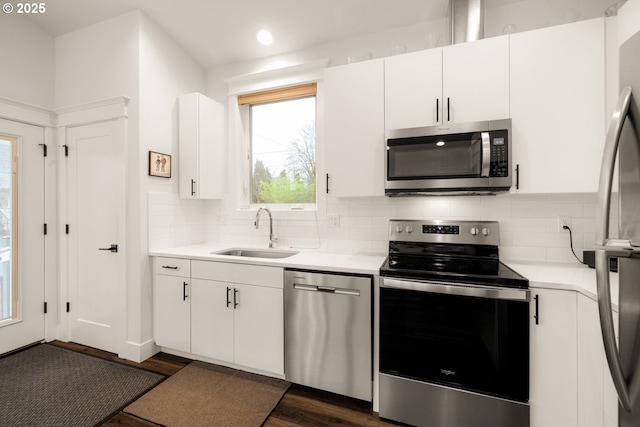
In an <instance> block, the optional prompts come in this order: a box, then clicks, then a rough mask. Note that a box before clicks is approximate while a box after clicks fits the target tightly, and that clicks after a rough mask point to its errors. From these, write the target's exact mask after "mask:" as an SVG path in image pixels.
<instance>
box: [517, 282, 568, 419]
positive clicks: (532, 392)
mask: <svg viewBox="0 0 640 427" xmlns="http://www.w3.org/2000/svg"><path fill="white" fill-rule="evenodd" d="M531 296H532V303H531V304H532V305H531V310H530V312H531V327H530V333H531V335H530V345H531V350H530V357H531V360H530V364H529V405H530V407H531V416H530V420H531V427H551V426H558V427H560V426H562V427H577V426H578V420H577V416H578V397H577V394H578V393H577V387H578V378H577V372H578V369H577V366H576V360H577V357H578V342H577V341H578V339H577V334H578V326H577V319H576V314H577V302H576V301H577V299H576V293H575V292H573V291H558V290H555V289H532V290H531ZM533 301H537V302H538V304H537V305H538V310H536V308H535V303H534V302H533ZM534 316H537V319H535V320H534Z"/></svg>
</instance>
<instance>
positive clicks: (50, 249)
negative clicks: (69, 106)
mask: <svg viewBox="0 0 640 427" xmlns="http://www.w3.org/2000/svg"><path fill="white" fill-rule="evenodd" d="M0 118H2V119H6V120H10V121H14V122H18V123H24V124H28V125H34V126H40V127H42V128H44V141H43V143H44V144H45V145H46V146H47V148H48V150H47V151H48V152H47V157H46V159H45V188H44V192H45V223H46V224H47V225H48V231H47V236H46V238H45V275H44V292H45V295H44V296H45V301H46V302H47V315H46V316H45V336H44V338H45V340H46V341H52V340H54V339H57V338H58V337H59V335H58V330H57V326H58V322H57V319H58V310H57V305H58V283H59V282H57V281H56V278H57V276H58V256H57V253H56V250H57V246H58V230H57V224H58V222H57V211H56V194H57V180H56V176H57V155H56V154H57V153H56V150H55V147H56V131H55V126H56V113H55V112H53V111H51V110H50V109H47V108H43V107H39V106H36V105H31V104H27V103H25V102H21V101H17V100H14V99H10V98H5V97H0Z"/></svg>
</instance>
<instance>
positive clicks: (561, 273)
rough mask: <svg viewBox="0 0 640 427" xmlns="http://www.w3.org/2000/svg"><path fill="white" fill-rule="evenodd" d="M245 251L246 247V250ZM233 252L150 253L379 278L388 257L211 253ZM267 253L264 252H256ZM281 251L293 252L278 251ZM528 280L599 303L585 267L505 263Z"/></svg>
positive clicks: (614, 288)
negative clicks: (272, 255)
mask: <svg viewBox="0 0 640 427" xmlns="http://www.w3.org/2000/svg"><path fill="white" fill-rule="evenodd" d="M243 247H245V246H243ZM229 248H233V246H231V245H228V244H226V245H225V244H219V243H205V244H200V245H192V246H183V247H178V248H168V249H162V250H155V251H151V252H149V255H150V256H165V257H172V258H187V259H197V260H203V261H224V262H233V263H239V264H259V265H267V266H274V267H288V268H299V269H305V270H321V271H333V272H348V273H355V274H370V275H378V273H379V270H380V266H381V265H382V263H383V262H384V261H385V259H386V257H387V254H368V253H355V254H347V253H333V252H323V251H317V250H309V249H300V250H299V252H298V253H297V254H295V255H292V256H290V257H287V258H277V259H273V258H252V257H239V256H229V255H219V254H215V253H212V252H216V251H221V250H224V249H229ZM256 249H265V248H256ZM277 249H280V250H294V249H287V248H277ZM503 262H504V264H506V265H508V266H509V267H510V268H511V269H513V270H515V271H516V272H518V273H519V274H521V275H522V276H524V277H526V278H527V279H528V280H529V287H531V288H543V289H558V290H567V291H575V292H580V293H582V294H583V295H585V296H587V297H589V298H591V299H593V300H594V301H595V300H597V291H596V272H595V270H594V269H592V268H589V267H587V266H586V265H577V264H560V263H534V262H531V263H529V262H522V261H513V262H511V261H503ZM610 278H611V279H610V282H611V299H612V302H613V306H614V310H617V309H618V307H617V304H618V289H619V288H618V274H617V273H611V274H610Z"/></svg>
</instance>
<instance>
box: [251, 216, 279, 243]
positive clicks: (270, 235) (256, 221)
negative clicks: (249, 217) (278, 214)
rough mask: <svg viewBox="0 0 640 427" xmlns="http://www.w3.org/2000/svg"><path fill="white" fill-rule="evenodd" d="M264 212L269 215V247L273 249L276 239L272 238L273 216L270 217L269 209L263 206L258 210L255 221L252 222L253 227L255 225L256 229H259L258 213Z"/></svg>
mask: <svg viewBox="0 0 640 427" xmlns="http://www.w3.org/2000/svg"><path fill="white" fill-rule="evenodd" d="M262 211H265V212H267V213H268V214H269V247H270V248H273V247H275V245H276V242H277V241H278V239H277V238H275V237H273V216H271V211H270V210H269V208H265V207H264V206H263V207H261V208H260V209H258V212H256V219H255V221H253V225H255V227H256V229H258V228H260V212H262Z"/></svg>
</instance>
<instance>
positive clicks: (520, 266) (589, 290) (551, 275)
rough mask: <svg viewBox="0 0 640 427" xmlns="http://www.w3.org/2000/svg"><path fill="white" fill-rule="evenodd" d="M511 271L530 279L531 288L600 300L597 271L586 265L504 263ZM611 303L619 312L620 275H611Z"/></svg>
mask: <svg viewBox="0 0 640 427" xmlns="http://www.w3.org/2000/svg"><path fill="white" fill-rule="evenodd" d="M503 262H504V263H505V264H506V265H508V266H509V267H510V268H511V269H513V270H515V271H516V272H518V273H519V274H521V275H522V276H524V277H526V278H527V279H529V287H530V288H543V289H559V290H568V291H576V292H580V293H581V294H583V295H585V296H587V297H589V298H591V299H593V300H594V301H597V300H598V293H597V290H596V270H595V269H593V268H589V267H588V266H586V265H577V264H560V263H533V262H532V263H528V262H522V261H517V262H510V261H503ZM609 277H610V279H609V281H610V286H611V302H612V303H613V309H614V310H615V311H617V310H618V295H619V286H618V273H610V275H609Z"/></svg>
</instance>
